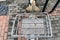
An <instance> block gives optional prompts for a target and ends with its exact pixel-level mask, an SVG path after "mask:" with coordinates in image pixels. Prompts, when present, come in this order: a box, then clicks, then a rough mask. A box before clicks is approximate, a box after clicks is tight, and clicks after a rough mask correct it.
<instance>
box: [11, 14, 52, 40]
mask: <svg viewBox="0 0 60 40" xmlns="http://www.w3.org/2000/svg"><path fill="white" fill-rule="evenodd" d="M42 14H44V13H42ZM45 14H47V15H46V17H45V18H46V24H47V25H46V27H45V28H46V29H47V30H48V35H47V34H43V35H39V36H36V35H35V36H34V37H33V38H39V37H43V38H45V37H52V27H51V20H50V17H49V15H48V13H45ZM17 16H24V15H23V13H22V14H20V15H19V14H18V15H16V17H15V20H14V21H13V26H12V32H11V36H12V37H13V38H16V37H24V35H18V34H15V35H14V27H15V22H16V20H17ZM46 29H44V30H46ZM27 36H28V35H26V36H25V37H26V38H27V39H31V38H32V37H29V36H28V37H27Z"/></svg>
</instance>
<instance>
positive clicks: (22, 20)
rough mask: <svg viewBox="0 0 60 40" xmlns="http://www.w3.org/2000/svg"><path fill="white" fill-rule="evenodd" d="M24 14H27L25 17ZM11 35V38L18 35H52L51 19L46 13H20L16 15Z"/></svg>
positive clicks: (27, 36)
mask: <svg viewBox="0 0 60 40" xmlns="http://www.w3.org/2000/svg"><path fill="white" fill-rule="evenodd" d="M25 14H28V15H29V16H28V17H27V18H26V17H25ZM45 14H46V15H45ZM18 24H19V25H18ZM11 36H12V37H13V38H16V37H19V36H20V37H25V38H28V39H30V38H37V37H52V28H51V20H50V17H49V15H48V13H22V14H18V15H16V17H15V19H14V21H13V26H12V32H11Z"/></svg>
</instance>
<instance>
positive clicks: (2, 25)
mask: <svg viewBox="0 0 60 40" xmlns="http://www.w3.org/2000/svg"><path fill="white" fill-rule="evenodd" d="M8 19H9V17H8V16H0V40H7V32H8V21H9V20H8Z"/></svg>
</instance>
